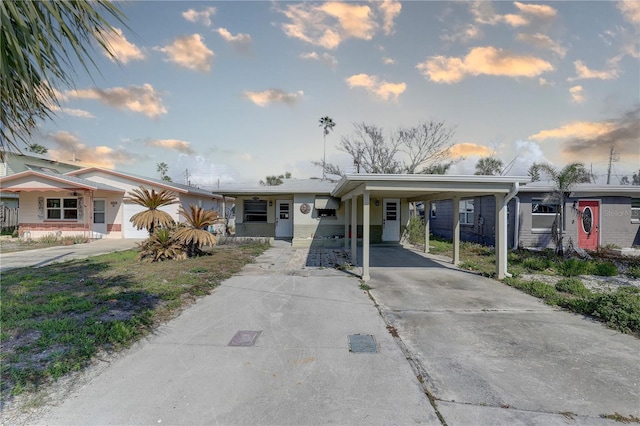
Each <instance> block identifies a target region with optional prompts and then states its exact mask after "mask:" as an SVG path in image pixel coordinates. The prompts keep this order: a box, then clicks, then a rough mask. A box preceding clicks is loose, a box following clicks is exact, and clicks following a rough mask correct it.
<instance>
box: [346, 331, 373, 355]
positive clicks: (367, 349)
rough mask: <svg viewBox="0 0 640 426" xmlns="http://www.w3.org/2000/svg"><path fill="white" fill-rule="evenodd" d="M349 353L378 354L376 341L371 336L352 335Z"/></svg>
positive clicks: (350, 336)
mask: <svg viewBox="0 0 640 426" xmlns="http://www.w3.org/2000/svg"><path fill="white" fill-rule="evenodd" d="M349 352H354V353H377V352H378V346H377V345H376V339H375V338H374V337H373V336H372V335H371V334H350V335H349Z"/></svg>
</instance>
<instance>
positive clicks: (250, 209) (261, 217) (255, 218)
mask: <svg viewBox="0 0 640 426" xmlns="http://www.w3.org/2000/svg"><path fill="white" fill-rule="evenodd" d="M244 221H245V222H266V221H267V202H266V201H264V200H258V201H255V200H244Z"/></svg>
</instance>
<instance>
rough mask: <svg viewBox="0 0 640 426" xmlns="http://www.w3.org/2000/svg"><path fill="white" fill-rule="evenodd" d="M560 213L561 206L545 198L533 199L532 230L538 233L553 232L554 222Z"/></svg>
mask: <svg viewBox="0 0 640 426" xmlns="http://www.w3.org/2000/svg"><path fill="white" fill-rule="evenodd" d="M559 211H560V205H559V204H557V203H555V202H553V201H551V202H549V201H547V202H545V200H544V199H543V198H532V199H531V229H532V230H537V231H551V228H553V222H554V221H555V220H556V216H557V214H558V212H559Z"/></svg>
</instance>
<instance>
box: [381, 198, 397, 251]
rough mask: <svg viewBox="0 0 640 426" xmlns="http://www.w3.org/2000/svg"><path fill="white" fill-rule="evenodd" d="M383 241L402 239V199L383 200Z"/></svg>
mask: <svg viewBox="0 0 640 426" xmlns="http://www.w3.org/2000/svg"><path fill="white" fill-rule="evenodd" d="M382 206H383V207H382V241H400V200H398V199H397V198H385V199H384V200H382Z"/></svg>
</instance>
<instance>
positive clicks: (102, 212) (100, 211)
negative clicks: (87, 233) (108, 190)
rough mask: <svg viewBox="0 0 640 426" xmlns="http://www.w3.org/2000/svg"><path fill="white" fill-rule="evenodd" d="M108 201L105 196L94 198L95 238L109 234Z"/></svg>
mask: <svg viewBox="0 0 640 426" xmlns="http://www.w3.org/2000/svg"><path fill="white" fill-rule="evenodd" d="M106 206H107V202H106V200H105V199H103V198H96V199H94V200H93V238H102V237H106V236H107V208H106Z"/></svg>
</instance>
